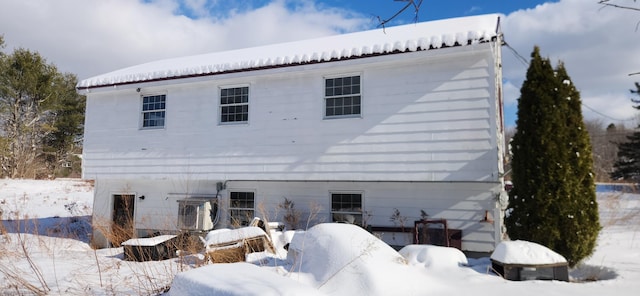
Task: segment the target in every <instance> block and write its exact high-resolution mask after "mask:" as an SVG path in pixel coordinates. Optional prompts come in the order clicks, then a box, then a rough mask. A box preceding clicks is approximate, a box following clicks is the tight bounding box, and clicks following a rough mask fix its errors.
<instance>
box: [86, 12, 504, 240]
mask: <svg viewBox="0 0 640 296" xmlns="http://www.w3.org/2000/svg"><path fill="white" fill-rule="evenodd" d="M501 44H502V36H501V32H500V26H499V15H482V16H472V17H464V18H455V19H447V20H441V21H432V22H424V23H417V24H413V23H412V24H408V25H404V26H397V27H387V28H385V29H377V30H371V31H365V32H358V33H352V34H343V35H337V36H330V37H324V38H318V39H312V40H303V41H298V42H290V43H281V44H274V45H267V46H260V47H255V48H246V49H240V50H232V51H226V52H215V53H210V54H204V55H198V56H189V57H182V58H175V59H168V60H162V61H157V62H152V63H147V64H142V65H137V66H133V67H130V68H126V69H121V70H118V71H114V72H111V73H107V74H104V75H99V76H96V77H92V78H89V79H85V80H83V81H81V82H80V83H79V84H78V85H77V89H78V91H79V92H80V93H81V94H83V95H86V96H87V105H86V123H85V136H84V152H83V177H84V178H85V179H92V180H95V199H94V207H93V209H94V214H93V223H94V227H95V230H94V237H93V238H94V243H95V244H96V245H97V246H102V247H105V246H108V245H109V243H112V244H118V243H119V242H120V241H121V240H120V239H117V238H113V236H112V234H114V233H117V232H118V231H117V229H116V228H118V227H117V225H125V226H126V225H128V222H127V221H129V220H131V223H132V224H133V228H134V229H135V231H134V232H129V231H127V229H125V231H124V234H123V235H125V236H137V237H146V236H150V235H153V234H167V233H175V232H177V231H179V230H180V229H192V230H209V229H211V228H222V227H232V226H234V225H238V224H246V223H247V221H248V219H250V218H251V217H254V216H258V217H263V218H265V219H268V220H270V221H283V219H284V215H285V211H284V210H283V209H281V208H279V205H282V204H283V201H284V200H285V198H286V199H288V200H290V201H293V202H294V203H295V206H294V209H296V210H298V211H299V212H300V221H299V224H298V225H297V226H298V227H300V228H305V227H306V226H308V225H309V224H315V223H319V222H329V221H339V222H351V223H357V224H360V225H363V226H366V227H369V228H370V229H372V230H373V231H375V232H379V233H380V234H381V235H382V236H383V239H384V240H385V241H387V242H388V243H390V244H393V245H405V244H409V243H411V238H412V237H411V235H409V234H407V233H404V234H403V233H402V232H401V230H404V229H405V227H406V229H412V228H413V226H414V221H416V220H420V219H421V214H425V213H426V214H428V215H429V216H428V219H435V220H438V219H444V220H446V224H447V226H448V228H449V229H455V230H457V231H458V234H460V231H461V235H462V236H461V238H462V243H461V248H462V249H463V250H465V251H478V252H489V251H492V250H493V249H494V247H495V246H496V245H497V244H498V243H499V242H500V241H501V239H502V236H503V234H504V227H503V224H502V220H503V219H502V217H503V208H502V205H501V202H503V201H504V197H505V193H504V190H503V188H504V186H503V178H502V175H503V165H502V162H503V154H504V150H505V148H504V143H503V142H504V141H503V132H504V131H503V118H502V77H501V75H502V74H501V64H502V62H501V49H500V47H501ZM211 218H213V219H211ZM127 227H128V226H127ZM127 227H125V228H127ZM392 227H395V228H392ZM394 229H395V230H394ZM394 231H395V232H394ZM399 231H400V232H401V233H396V232H399Z"/></svg>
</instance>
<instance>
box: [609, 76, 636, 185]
mask: <svg viewBox="0 0 640 296" xmlns="http://www.w3.org/2000/svg"><path fill="white" fill-rule="evenodd" d="M631 93H634V94H638V95H640V83H637V82H636V90H632V91H631ZM631 101H633V102H634V103H636V104H639V103H640V101H638V100H633V99H632V100H631ZM634 108H636V109H640V105H636V106H634ZM638 128H639V129H637V130H636V131H635V132H634V133H633V134H631V135H629V136H627V141H626V142H622V143H619V144H618V160H617V161H616V162H615V164H614V165H613V172H612V173H611V179H614V180H638V179H640V126H638Z"/></svg>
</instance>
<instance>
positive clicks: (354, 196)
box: [331, 193, 363, 225]
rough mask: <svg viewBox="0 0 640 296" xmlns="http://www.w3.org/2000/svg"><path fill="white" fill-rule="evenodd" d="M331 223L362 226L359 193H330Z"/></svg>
mask: <svg viewBox="0 0 640 296" xmlns="http://www.w3.org/2000/svg"><path fill="white" fill-rule="evenodd" d="M331 221H333V222H342V223H349V224H356V225H363V224H362V194H361V193H331Z"/></svg>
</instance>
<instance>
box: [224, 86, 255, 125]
mask: <svg viewBox="0 0 640 296" xmlns="http://www.w3.org/2000/svg"><path fill="white" fill-rule="evenodd" d="M245 88H246V89H247V93H246V99H247V101H246V102H239V103H236V102H234V103H225V104H223V103H222V100H223V95H222V93H223V90H230V89H245ZM240 95H243V94H240ZM217 97H218V124H219V125H238V124H248V123H249V107H250V99H251V86H250V85H249V84H236V85H225V86H220V87H218V96H217ZM227 98H228V97H227ZM242 106H246V119H245V120H234V121H224V120H223V116H224V112H223V111H222V110H223V109H224V108H225V107H242ZM233 114H243V113H233Z"/></svg>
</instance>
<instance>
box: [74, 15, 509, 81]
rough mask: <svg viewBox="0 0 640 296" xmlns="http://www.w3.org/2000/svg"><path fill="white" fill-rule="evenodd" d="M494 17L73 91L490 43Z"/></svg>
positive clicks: (129, 73) (187, 62)
mask: <svg viewBox="0 0 640 296" xmlns="http://www.w3.org/2000/svg"><path fill="white" fill-rule="evenodd" d="M499 17H500V15H499V14H489V15H480V16H470V17H461V18H452V19H446V20H438V21H430V22H422V23H415V24H408V25H402V26H396V27H387V28H385V29H376V30H370V31H363V32H356V33H349V34H342V35H335V36H329V37H322V38H317V39H310V40H302V41H295V42H288V43H279V44H272V45H265V46H259V47H252V48H245V49H238V50H231V51H223V52H214V53H208V54H202V55H194V56H187V57H179V58H172V59H166V60H160V61H155V62H150V63H146V64H141V65H137V66H132V67H128V68H124V69H120V70H116V71H113V72H110V73H106V74H102V75H98V76H94V77H91V78H88V79H84V80H82V81H80V82H79V83H78V85H77V88H78V89H83V88H94V87H103V86H113V85H121V84H131V83H137V82H149V81H158V80H167V79H177V78H188V77H197V76H206V75H215V74H222V73H228V72H238V71H246V70H253V69H264V68H272V67H284V66H293V65H301V64H308V63H319V62H328V61H335V60H343V59H351V58H360V57H367V56H372V55H380V54H391V53H397V52H407V51H409V52H412V51H419V50H429V49H437V48H442V47H451V46H465V45H470V44H476V43H481V42H487V41H491V40H492V39H493V38H494V37H496V36H497V34H498V32H497V31H498V25H499Z"/></svg>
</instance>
